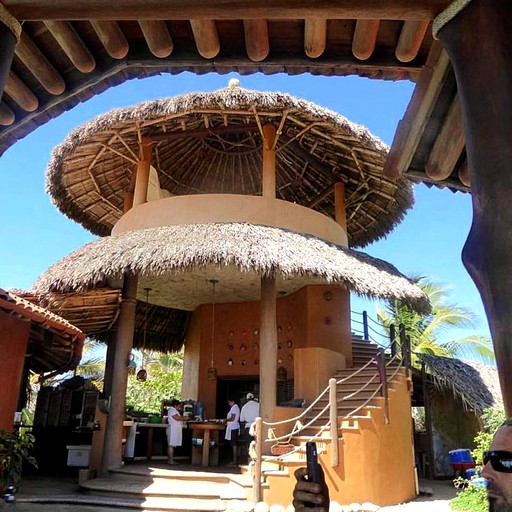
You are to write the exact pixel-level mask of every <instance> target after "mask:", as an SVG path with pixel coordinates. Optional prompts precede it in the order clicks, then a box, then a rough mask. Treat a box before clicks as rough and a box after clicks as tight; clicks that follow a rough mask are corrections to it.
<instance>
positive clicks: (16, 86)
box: [5, 71, 39, 112]
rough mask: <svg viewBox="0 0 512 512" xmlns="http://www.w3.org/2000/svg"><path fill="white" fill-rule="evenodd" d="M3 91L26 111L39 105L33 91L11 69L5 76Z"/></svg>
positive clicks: (31, 110)
mask: <svg viewBox="0 0 512 512" xmlns="http://www.w3.org/2000/svg"><path fill="white" fill-rule="evenodd" d="M5 92H6V93H7V94H8V95H9V96H10V97H11V99H12V100H13V101H15V102H16V103H17V104H18V105H19V107H20V108H22V109H23V110H26V111H27V112H33V111H34V110H36V108H37V107H38V106H39V100H38V99H37V97H36V96H35V95H34V93H33V92H32V91H31V90H30V89H29V88H28V87H27V86H26V85H25V84H24V83H23V81H22V80H20V78H18V77H17V76H16V75H15V74H14V73H13V72H12V71H11V72H10V73H9V75H8V76H7V80H6V82H5Z"/></svg>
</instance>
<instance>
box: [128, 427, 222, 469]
mask: <svg viewBox="0 0 512 512" xmlns="http://www.w3.org/2000/svg"><path fill="white" fill-rule="evenodd" d="M123 427H124V429H125V436H124V437H125V438H126V442H125V446H124V454H123V456H124V458H125V459H133V458H134V455H135V439H136V436H137V431H139V432H140V431H143V430H144V431H146V433H147V443H146V458H147V460H151V459H152V457H153V435H154V431H155V429H166V428H167V423H138V422H135V421H125V422H123ZM184 428H188V429H189V430H191V431H192V464H194V465H198V466H199V465H202V466H218V465H219V448H218V447H219V437H220V432H221V431H223V430H224V429H225V428H226V426H225V425H224V424H222V423H212V422H208V421H205V422H199V421H190V422H187V423H186V424H185V425H184Z"/></svg>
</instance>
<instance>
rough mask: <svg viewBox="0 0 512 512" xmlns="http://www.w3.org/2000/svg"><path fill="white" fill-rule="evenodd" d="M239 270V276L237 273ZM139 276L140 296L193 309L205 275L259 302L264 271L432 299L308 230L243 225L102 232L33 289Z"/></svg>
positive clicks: (281, 277) (233, 296)
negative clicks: (103, 234)
mask: <svg viewBox="0 0 512 512" xmlns="http://www.w3.org/2000/svg"><path fill="white" fill-rule="evenodd" d="M241 272H243V273H244V276H243V277H241V276H240V273H241ZM123 275H137V276H139V298H140V299H141V300H144V292H143V290H144V288H151V289H152V291H151V298H150V302H151V303H152V304H157V305H160V306H164V307H172V308H176V309H183V310H194V309H195V308H196V307H197V306H198V305H199V304H203V303H209V302H211V288H210V284H209V283H208V280H209V279H212V278H215V279H217V280H219V286H218V288H217V294H218V295H217V298H218V300H219V302H246V301H258V300H259V293H260V291H259V281H260V277H261V276H275V277H276V278H277V281H278V290H280V291H283V292H292V291H295V290H297V289H299V288H301V287H303V286H305V285H308V284H324V283H335V284H339V285H341V286H343V287H345V288H346V289H349V290H352V291H354V292H356V293H358V294H360V295H365V296H371V297H382V298H395V299H400V300H403V301H404V302H405V303H407V304H408V305H409V306H411V307H412V308H414V309H415V310H417V311H419V312H428V311H429V309H430V304H429V301H428V299H427V297H426V296H425V295H424V293H423V292H422V291H421V290H420V288H419V287H418V286H416V285H415V284H414V283H412V282H411V281H409V280H408V279H407V278H406V277H404V276H403V275H402V274H400V272H398V270H397V269H396V268H395V267H393V266H392V265H390V264H389V263H386V262H385V261H382V260H379V259H377V258H373V257H371V256H369V255H367V254H364V253H362V252H358V251H355V250H353V249H348V248H346V247H342V246H339V245H335V244H332V243H329V242H326V241H324V240H321V239H319V238H316V237H314V236H311V235H305V234H301V233H295V232H292V231H287V230H284V229H280V228H275V227H268V226H258V225H253V224H246V223H217V224H193V225H185V226H183V225H179V226H163V227H158V228H148V229H141V230H136V231H129V232H126V233H123V234H120V235H113V236H110V237H104V238H100V239H99V240H96V241H94V242H91V243H89V244H87V245H85V246H84V247H82V248H80V249H78V250H77V251H75V252H73V253H72V254H70V255H69V256H67V257H65V258H63V259H62V260H61V261H59V262H58V263H56V264H55V265H53V266H52V267H50V268H49V269H48V270H47V271H46V272H45V273H44V274H43V275H42V276H41V277H40V278H39V279H38V280H37V282H36V283H35V285H34V291H35V292H36V293H47V292H59V293H68V292H77V291H84V290H89V289H93V288H99V287H104V286H108V285H109V283H110V284H111V283H112V282H115V281H119V280H120V279H121V278H122V277H123Z"/></svg>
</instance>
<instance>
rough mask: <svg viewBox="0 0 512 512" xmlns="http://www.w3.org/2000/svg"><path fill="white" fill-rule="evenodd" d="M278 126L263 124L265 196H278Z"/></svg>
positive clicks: (263, 190) (263, 191)
mask: <svg viewBox="0 0 512 512" xmlns="http://www.w3.org/2000/svg"><path fill="white" fill-rule="evenodd" d="M275 138H276V127H275V126H274V125H273V124H266V125H265V126H263V174H262V182H263V186H262V195H263V197H273V198H275V197H276V148H275V146H274V141H275Z"/></svg>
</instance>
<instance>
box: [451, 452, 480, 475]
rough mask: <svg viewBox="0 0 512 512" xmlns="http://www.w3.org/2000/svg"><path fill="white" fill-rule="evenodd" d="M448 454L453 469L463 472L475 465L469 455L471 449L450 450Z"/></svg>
mask: <svg viewBox="0 0 512 512" xmlns="http://www.w3.org/2000/svg"><path fill="white" fill-rule="evenodd" d="M448 455H449V456H450V465H451V466H452V468H453V469H454V471H459V472H462V473H464V472H465V471H466V470H468V469H472V468H474V467H475V466H476V464H475V463H474V462H473V457H471V450H466V449H460V450H451V451H450V452H448Z"/></svg>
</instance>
